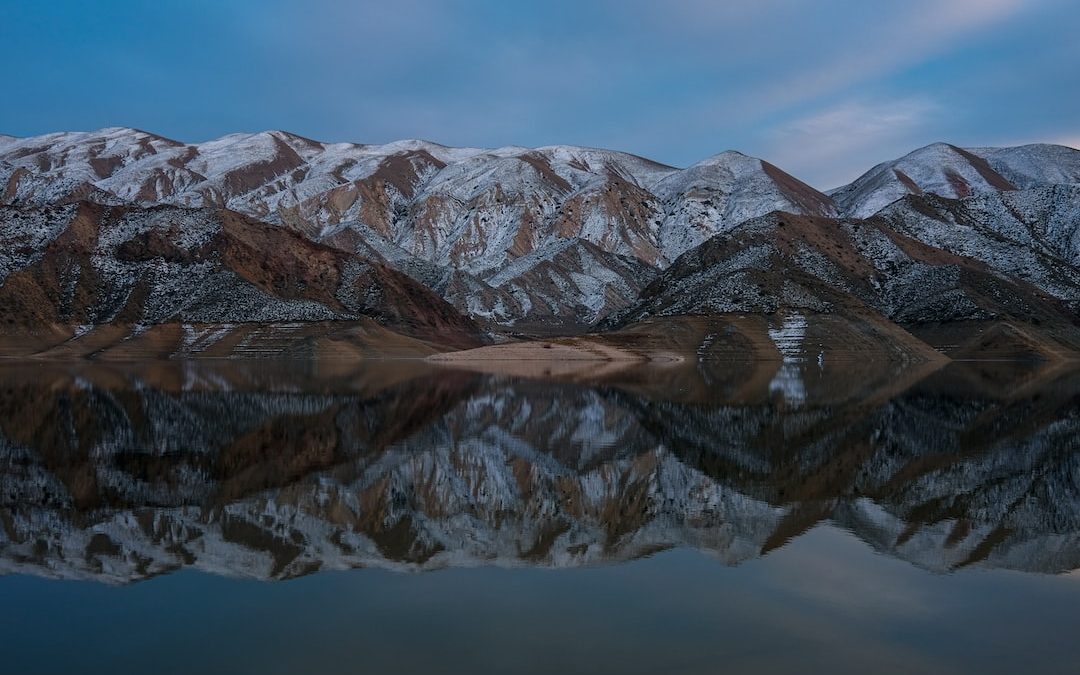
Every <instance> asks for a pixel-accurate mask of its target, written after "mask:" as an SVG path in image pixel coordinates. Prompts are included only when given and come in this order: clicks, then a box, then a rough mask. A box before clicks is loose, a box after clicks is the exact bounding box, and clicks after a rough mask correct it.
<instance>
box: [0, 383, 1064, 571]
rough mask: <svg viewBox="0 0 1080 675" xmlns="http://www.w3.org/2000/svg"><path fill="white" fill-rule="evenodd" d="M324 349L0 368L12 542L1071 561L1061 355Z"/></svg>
mask: <svg viewBox="0 0 1080 675" xmlns="http://www.w3.org/2000/svg"><path fill="white" fill-rule="evenodd" d="M296 368H300V369H301V370H302V372H299V373H298V372H295V369H296ZM307 368H309V366H308V365H303V364H299V363H296V362H294V363H292V364H289V365H286V364H276V365H270V366H267V367H260V368H259V369H257V370H256V369H243V368H240V367H237V366H231V367H228V368H226V367H223V366H214V367H210V366H201V367H196V366H195V365H194V364H186V365H176V366H174V367H172V368H167V367H164V366H160V367H158V368H156V369H146V368H142V369H138V370H126V371H125V370H123V369H118V368H115V367H114V368H110V369H101V368H96V369H95V368H82V369H79V370H77V371H75V372H67V371H65V370H64V369H62V368H61V369H59V370H54V371H52V372H48V371H45V372H46V375H45V376H43V375H42V373H43V371H42V370H40V369H39V370H36V371H34V372H32V373H22V374H20V373H18V372H16V371H12V370H10V369H7V370H5V371H4V372H3V373H2V378H3V380H2V384H0V524H2V527H0V569H2V570H4V571H7V572H21V573H33V574H41V575H47V576H57V577H69V578H90V579H97V580H100V581H105V582H109V583H126V582H130V581H135V580H138V579H142V578H146V577H148V576H151V575H155V574H161V573H167V572H169V571H172V570H175V569H179V568H182V567H189V566H190V567H196V568H198V569H202V570H206V571H210V572H213V573H218V574H226V575H231V576H249V577H255V578H265V579H277V578H287V577H292V576H296V575H301V574H306V573H310V572H313V571H316V570H319V569H340V568H348V567H354V566H381V567H389V568H393V569H432V568H438V567H444V566H448V565H479V564H495V565H543V566H557V567H558V566H572V565H586V564H593V563H598V562H608V561H617V560H625V559H628V558H632V557H635V556H639V555H643V554H647V553H648V552H651V551H655V550H657V549H661V548H667V547H675V546H690V547H695V548H699V549H702V550H706V551H708V552H710V553H711V554H713V555H715V556H716V557H717V558H718V559H720V560H722V561H725V562H727V563H729V564H737V563H740V562H743V561H746V560H748V559H752V558H754V557H756V556H759V555H763V554H767V553H768V552H769V551H772V550H774V549H776V548H778V547H782V546H783V545H785V544H786V543H787V542H788V541H790V540H791V539H792V538H794V537H798V536H799V535H800V534H801V533H803V532H805V531H806V530H808V529H810V528H811V527H813V526H814V525H815V524H817V523H819V522H822V521H832V522H835V523H838V524H840V525H842V526H844V527H847V528H850V529H851V530H853V531H854V532H855V533H856V534H857V535H858V536H860V537H861V538H863V539H864V540H865V541H867V542H868V543H870V544H871V545H873V546H874V547H876V548H878V549H880V550H882V551H883V552H886V553H888V554H890V555H894V556H897V557H900V558H903V559H906V560H909V561H911V562H912V563H914V564H917V565H920V566H924V567H927V568H930V569H935V570H940V571H945V570H951V569H958V568H962V567H966V566H989V567H1006V568H1011V569H1023V570H1028V571H1041V572H1058V571H1063V570H1069V569H1074V568H1076V567H1077V566H1078V565H1080V542H1078V540H1077V534H1078V533H1080V499H1078V498H1077V495H1078V494H1080V490H1078V489H1077V482H1078V481H1080V473H1078V472H1080V463H1078V461H1077V454H1076V453H1077V450H1078V448H1077V447H1076V444H1075V443H1074V442H1073V439H1074V438H1075V437H1076V435H1077V432H1078V431H1080V429H1077V428H1076V420H1077V419H1080V416H1078V411H1077V409H1076V401H1077V392H1078V389H1077V380H1076V377H1075V374H1072V375H1068V374H1066V375H1062V372H1061V371H1060V370H1055V371H1054V373H1055V374H1054V375H1049V374H1044V373H1040V372H1037V371H1006V372H1002V373H996V374H990V373H987V372H985V371H982V370H970V369H962V368H956V367H950V369H947V370H945V371H941V372H938V373H936V374H934V375H931V376H930V377H929V378H927V379H923V380H921V381H920V380H919V377H920V376H915V377H908V376H906V375H904V374H903V373H899V374H893V375H892V376H888V377H882V378H881V379H880V380H867V379H866V377H865V376H864V375H865V374H860V373H858V372H857V370H856V371H837V370H835V367H834V366H830V365H826V366H825V367H824V368H821V367H820V366H819V365H818V364H814V363H808V364H802V365H799V366H798V369H797V372H796V373H795V374H796V376H797V377H800V378H803V379H804V381H805V382H806V383H807V387H806V388H805V390H804V396H803V397H802V398H801V399H794V398H791V397H790V391H782V390H777V389H776V388H775V387H773V386H771V384H768V383H769V381H770V377H769V376H768V374H765V376H763V377H755V376H751V377H749V378H747V377H744V374H740V375H739V377H738V382H734V381H732V382H731V384H733V385H737V386H736V387H735V388H734V389H729V388H728V387H727V386H726V385H724V384H723V382H724V381H725V378H726V377H727V379H730V377H729V375H730V372H729V369H727V368H711V367H710V366H709V365H708V364H707V363H705V362H703V363H702V371H701V372H702V373H703V374H705V373H707V375H703V376H705V377H708V378H717V379H719V380H720V381H719V382H718V381H712V382H711V384H710V385H709V386H708V387H706V388H705V389H701V391H704V392H711V393H707V394H706V396H705V398H695V399H693V400H685V399H682V398H678V397H674V396H673V397H665V396H663V395H660V396H658V395H657V392H656V391H653V393H651V394H645V393H642V392H638V393H635V391H636V385H634V386H623V385H619V384H617V383H609V384H608V385H605V386H602V387H590V386H581V385H557V384H551V383H546V384H545V383H542V382H530V381H522V380H507V379H500V378H490V377H486V376H474V375H462V374H454V373H446V372H443V373H440V374H438V375H432V374H429V375H426V376H421V377H420V378H418V379H413V380H408V381H402V380H401V379H400V376H398V375H394V376H393V377H392V378H390V379H386V380H382V381H380V380H378V379H377V378H373V376H372V373H371V372H370V371H369V372H368V373H367V375H366V378H367V379H363V378H362V377H358V374H359V373H341V374H340V376H339V377H336V378H327V376H325V375H315V371H314V370H306V369H307ZM772 368H773V369H774V370H775V369H776V368H777V366H775V365H774V366H772ZM388 372H389V371H388ZM726 374H727V375H726ZM1002 378H1005V379H1006V380H1008V382H1009V386H1007V387H1002V386H1000V385H1001V383H1002ZM773 379H775V378H773ZM747 380H751V381H757V382H759V383H760V385H757V386H750V387H747V386H746V384H745V383H746V381H747ZM991 382H992V384H991ZM905 383H906V384H905ZM684 384H689V383H684ZM688 389H690V390H693V389H695V387H694V386H687V387H680V388H679V389H678V391H679V392H683V391H686V390H688ZM725 391H732V392H734V391H737V392H738V393H737V395H734V396H733V395H729V394H724V393H722V392H725ZM1005 391H1007V392H1009V393H1008V394H1007V395H1002V394H1001V393H1000V392H1005ZM672 393H673V394H676V393H677V392H675V390H672ZM679 396H681V394H679ZM1005 429H1007V430H1009V431H1008V433H1002V430H1005Z"/></svg>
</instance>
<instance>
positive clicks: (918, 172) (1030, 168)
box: [829, 143, 1080, 218]
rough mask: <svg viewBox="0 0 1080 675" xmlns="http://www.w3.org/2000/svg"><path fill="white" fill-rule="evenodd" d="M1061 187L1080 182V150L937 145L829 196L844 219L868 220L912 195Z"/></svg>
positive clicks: (961, 194)
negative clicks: (845, 217) (899, 200)
mask: <svg viewBox="0 0 1080 675" xmlns="http://www.w3.org/2000/svg"><path fill="white" fill-rule="evenodd" d="M1059 184H1080V150H1074V149H1072V148H1067V147H1064V146H1060V145H1045V144H1043V145H1023V146H1018V147H1013V148H967V149H965V148H959V147H957V146H955V145H949V144H948V143H934V144H932V145H928V146H926V147H924V148H919V149H918V150H915V151H913V152H911V153H909V154H907V155H904V156H903V157H901V158H900V159H894V160H891V161H888V162H883V163H881V164H878V165H877V166H875V167H874V168H872V169H870V170H869V171H867V172H866V173H865V174H863V175H862V176H860V177H859V178H857V179H856V180H855V181H854V182H852V183H850V184H848V185H845V186H843V187H839V188H836V189H835V190H831V191H829V195H830V196H831V197H832V198H833V200H835V202H836V204H837V206H838V207H839V209H840V211H841V212H842V213H843V214H844V215H847V216H853V217H857V218H866V217H868V216H871V215H873V214H875V213H877V212H878V211H879V210H881V209H882V208H884V207H886V206H888V205H889V204H891V203H892V202H894V201H896V200H897V199H900V198H901V197H904V196H905V195H909V194H911V195H924V194H928V193H933V194H936V195H939V196H941V197H949V198H954V199H960V198H964V197H970V196H972V195H978V194H987V193H994V192H1008V191H1012V190H1022V189H1027V188H1033V187H1040V186H1047V185H1059Z"/></svg>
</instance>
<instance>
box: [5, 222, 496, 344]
mask: <svg viewBox="0 0 1080 675" xmlns="http://www.w3.org/2000/svg"><path fill="white" fill-rule="evenodd" d="M0 224H2V225H3V227H2V228H0V240H2V242H3V253H2V254H0V283H2V285H0V313H2V315H3V317H4V322H5V326H4V328H5V329H6V330H8V331H15V332H18V331H30V332H36V333H41V334H48V333H50V332H54V333H59V334H64V333H66V332H70V331H73V333H74V335H73V337H75V338H78V337H80V336H81V335H82V334H84V333H87V332H89V331H91V330H93V329H94V328H95V327H97V326H101V325H105V324H108V325H112V326H126V327H128V329H129V330H130V333H129V336H130V337H136V336H138V335H139V334H140V333H142V332H145V331H146V330H148V329H149V328H150V327H152V326H155V325H157V324H165V323H182V324H235V323H286V322H317V321H324V322H325V321H358V320H360V319H361V318H372V319H376V320H377V321H378V322H380V323H381V324H383V325H384V326H387V327H388V328H391V329H394V330H397V331H399V332H402V333H405V334H411V335H414V336H417V337H421V338H424V337H426V338H431V337H435V336H438V337H439V339H440V340H441V341H448V342H447V343H448V344H452V343H457V344H476V341H477V339H478V337H479V333H480V331H479V329H478V328H477V326H476V325H475V324H473V323H472V321H470V320H469V319H467V318H465V317H463V316H462V315H461V314H459V313H458V312H457V311H456V310H454V309H453V308H452V307H451V306H450V305H448V304H447V303H446V302H445V301H444V300H442V299H441V298H439V297H438V296H437V295H435V294H434V293H433V292H432V291H430V290H428V289H427V288H426V287H424V286H423V285H421V284H419V283H417V282H416V281H414V280H413V279H412V278H410V277H408V276H406V275H405V274H402V273H401V272H398V271H396V270H394V269H392V268H391V267H389V266H387V265H385V264H384V263H382V262H381V261H379V260H370V259H363V258H360V257H358V256H355V255H350V254H346V253H344V252H342V251H339V250H337V249H334V248H330V247H327V246H323V245H319V244H316V243H314V242H311V241H309V240H307V239H305V238H304V237H301V236H299V235H297V234H296V233H295V232H293V231H291V230H288V229H285V228H281V227H275V226H271V225H267V224H265V223H261V222H259V221H256V220H253V219H251V218H249V217H247V216H243V215H240V214H237V213H234V212H232V211H229V210H226V209H213V208H202V209H190V208H177V207H153V208H149V209H147V208H138V207H123V206H121V207H112V206H102V205H99V204H92V203H88V202H79V203H76V204H69V205H66V206H54V207H26V208H24V207H0Z"/></svg>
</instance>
